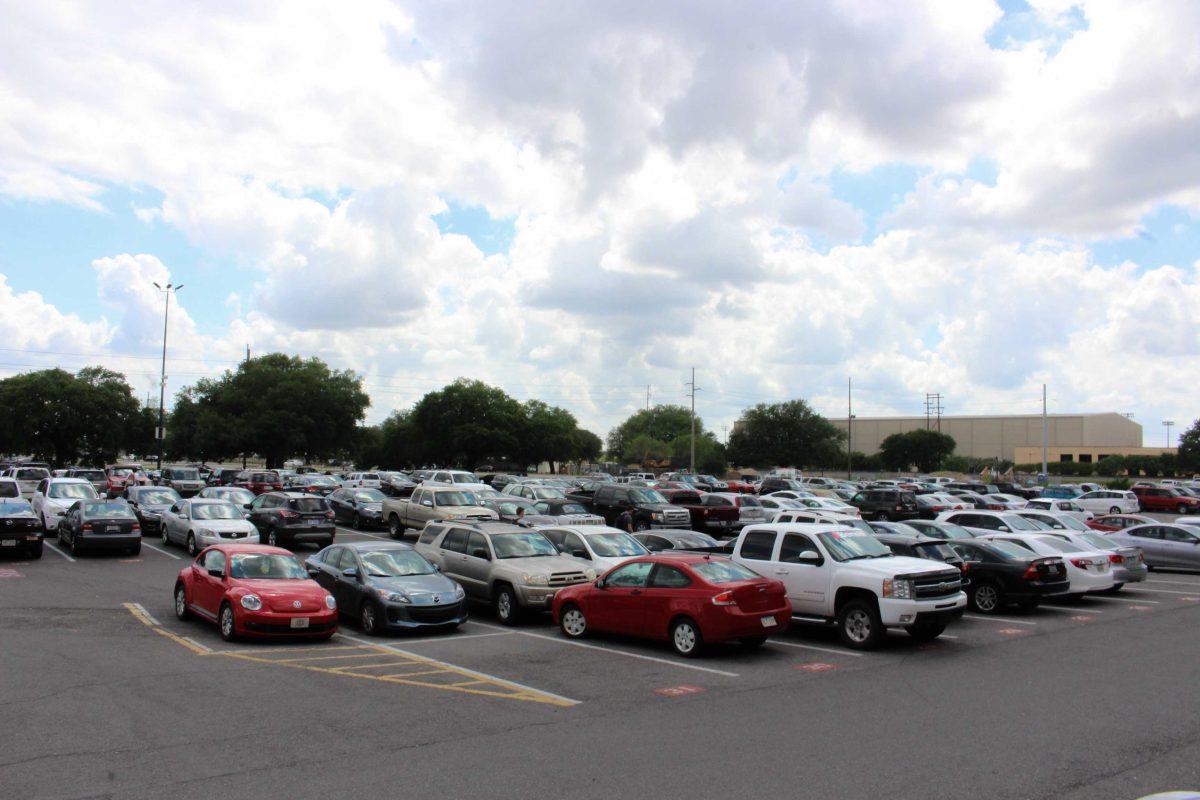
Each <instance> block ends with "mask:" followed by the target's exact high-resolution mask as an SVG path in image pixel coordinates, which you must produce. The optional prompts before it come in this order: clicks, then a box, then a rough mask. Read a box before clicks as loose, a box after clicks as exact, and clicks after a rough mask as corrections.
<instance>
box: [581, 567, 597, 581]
mask: <svg viewBox="0 0 1200 800" xmlns="http://www.w3.org/2000/svg"><path fill="white" fill-rule="evenodd" d="M583 577H585V578H587V579H588V580H589V581H594V580H596V570H594V569H585V570H584V571H583Z"/></svg>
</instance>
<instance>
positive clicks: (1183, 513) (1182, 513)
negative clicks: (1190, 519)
mask: <svg viewBox="0 0 1200 800" xmlns="http://www.w3.org/2000/svg"><path fill="white" fill-rule="evenodd" d="M1175 513H1176V514H1178V515H1179V516H1181V517H1182V516H1186V515H1187V513H1188V507H1187V506H1185V505H1180V506H1178V507H1177V508H1176V509H1175Z"/></svg>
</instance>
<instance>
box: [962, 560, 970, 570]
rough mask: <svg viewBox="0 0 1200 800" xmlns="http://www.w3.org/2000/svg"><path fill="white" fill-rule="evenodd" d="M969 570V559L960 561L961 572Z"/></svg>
mask: <svg viewBox="0 0 1200 800" xmlns="http://www.w3.org/2000/svg"><path fill="white" fill-rule="evenodd" d="M970 570H971V562H970V561H964V562H963V563H962V571H963V572H969V571H970Z"/></svg>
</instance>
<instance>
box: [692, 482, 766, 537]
mask: <svg viewBox="0 0 1200 800" xmlns="http://www.w3.org/2000/svg"><path fill="white" fill-rule="evenodd" d="M704 505H706V506H708V507H710V508H724V507H726V506H732V507H733V508H734V509H735V510H736V511H737V517H735V518H734V520H733V522H732V524H731V525H730V526H729V528H730V531H729V532H730V533H733V532H735V531H737V530H739V529H741V528H743V527H745V526H746V525H754V524H755V523H758V522H767V521H769V520H770V518H771V517H772V516H774V515H773V514H768V513H767V510H766V509H765V508H763V505H762V502H761V500H760V499H759V498H758V497H755V496H754V495H751V494H740V493H738V492H735V491H728V492H712V493H710V494H706V495H705V496H704Z"/></svg>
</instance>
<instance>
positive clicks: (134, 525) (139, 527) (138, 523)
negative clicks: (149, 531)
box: [133, 522, 142, 532]
mask: <svg viewBox="0 0 1200 800" xmlns="http://www.w3.org/2000/svg"><path fill="white" fill-rule="evenodd" d="M141 529H142V525H141V523H140V522H135V523H133V530H134V531H135V532H137V531H140V530H141Z"/></svg>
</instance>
